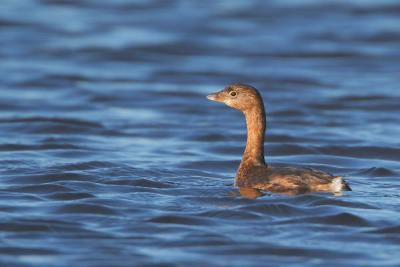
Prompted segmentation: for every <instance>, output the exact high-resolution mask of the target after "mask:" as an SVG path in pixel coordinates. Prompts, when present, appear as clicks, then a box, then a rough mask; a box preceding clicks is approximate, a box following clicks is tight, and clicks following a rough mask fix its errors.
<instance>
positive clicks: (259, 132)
mask: <svg viewBox="0 0 400 267" xmlns="http://www.w3.org/2000/svg"><path fill="white" fill-rule="evenodd" d="M244 115H245V118H246V125H247V143H246V149H245V151H244V154H243V158H242V161H241V163H240V167H239V168H242V167H245V166H249V165H250V166H252V165H256V166H258V165H265V160H264V135H265V111H264V104H263V103H262V101H261V103H259V105H254V106H253V107H252V108H251V109H248V110H246V111H244Z"/></svg>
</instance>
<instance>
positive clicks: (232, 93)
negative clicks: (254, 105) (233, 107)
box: [229, 91, 237, 96]
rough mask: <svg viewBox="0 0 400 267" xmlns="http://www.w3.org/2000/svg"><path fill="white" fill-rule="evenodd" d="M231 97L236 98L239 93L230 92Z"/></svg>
mask: <svg viewBox="0 0 400 267" xmlns="http://www.w3.org/2000/svg"><path fill="white" fill-rule="evenodd" d="M229 94H230V95H231V96H236V95H237V93H236V92H235V91H232V92H230V93H229Z"/></svg>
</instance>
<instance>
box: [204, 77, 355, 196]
mask: <svg viewBox="0 0 400 267" xmlns="http://www.w3.org/2000/svg"><path fill="white" fill-rule="evenodd" d="M207 98H208V99H209V100H212V101H216V102H221V103H224V104H226V105H227V106H229V107H231V108H234V109H237V110H239V111H241V112H242V113H243V114H244V116H245V119H246V126H247V142H246V148H245V150H244V153H243V156H242V160H241V162H240V165H239V168H238V169H237V172H236V177H235V186H236V187H239V190H240V193H241V194H242V195H243V196H245V197H247V198H257V197H259V196H262V195H263V193H262V192H264V191H268V192H271V193H280V194H288V195H297V194H304V193H310V192H330V193H334V194H341V192H342V191H351V188H350V186H349V185H348V183H347V182H346V181H345V180H344V179H343V177H342V176H335V175H332V174H330V173H327V172H324V171H321V170H316V169H313V168H303V167H302V168H300V167H291V166H285V167H281V166H279V167H276V166H270V165H268V164H267V163H266V162H265V158H264V139H265V129H266V118H265V109H264V102H263V99H262V96H261V94H260V92H259V91H258V90H257V89H256V88H254V87H253V86H251V85H246V84H231V85H228V86H226V87H225V88H224V89H223V90H222V91H219V92H216V93H212V94H209V95H207Z"/></svg>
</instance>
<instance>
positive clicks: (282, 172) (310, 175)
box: [236, 165, 351, 194]
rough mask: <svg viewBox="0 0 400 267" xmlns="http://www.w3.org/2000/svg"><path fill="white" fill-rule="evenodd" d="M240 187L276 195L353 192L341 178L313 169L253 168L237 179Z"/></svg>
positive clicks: (243, 172)
mask: <svg viewBox="0 0 400 267" xmlns="http://www.w3.org/2000/svg"><path fill="white" fill-rule="evenodd" d="M236 185H237V186H238V187H246V188H254V189H259V190H266V191H270V192H276V193H285V192H286V193H297V194H299V193H306V192H340V191H342V190H351V189H350V187H349V186H348V185H347V184H346V183H345V182H344V181H343V179H342V177H340V176H333V175H331V174H329V173H326V172H323V171H319V170H314V169H311V168H296V167H271V166H264V165H262V166H251V167H249V168H247V170H242V172H241V173H240V175H239V176H237V177H236Z"/></svg>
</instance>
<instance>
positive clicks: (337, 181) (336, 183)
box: [330, 176, 343, 193]
mask: <svg viewBox="0 0 400 267" xmlns="http://www.w3.org/2000/svg"><path fill="white" fill-rule="evenodd" d="M330 187H331V191H332V192H333V193H338V192H341V191H342V190H343V177H342V176H336V177H335V178H333V180H332V183H331V184H330Z"/></svg>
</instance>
